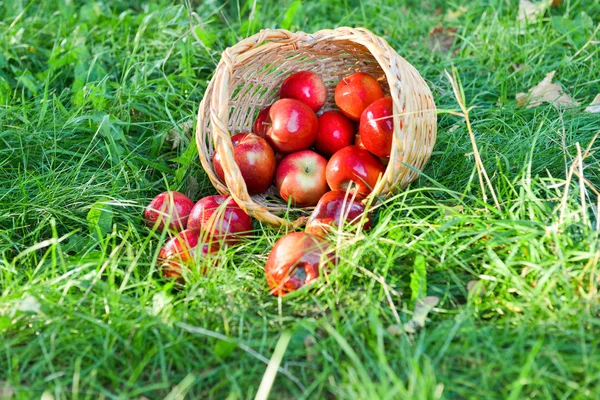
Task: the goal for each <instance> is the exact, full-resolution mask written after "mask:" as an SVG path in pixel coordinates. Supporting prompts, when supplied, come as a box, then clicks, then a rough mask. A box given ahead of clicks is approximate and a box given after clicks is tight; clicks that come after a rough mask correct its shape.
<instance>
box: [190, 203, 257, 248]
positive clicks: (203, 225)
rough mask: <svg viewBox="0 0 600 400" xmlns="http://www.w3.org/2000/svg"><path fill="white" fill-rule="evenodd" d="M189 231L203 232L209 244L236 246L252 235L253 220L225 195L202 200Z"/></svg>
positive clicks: (191, 216) (193, 211)
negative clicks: (197, 230)
mask: <svg viewBox="0 0 600 400" xmlns="http://www.w3.org/2000/svg"><path fill="white" fill-rule="evenodd" d="M188 229H200V230H202V233H203V235H205V236H206V237H203V240H204V241H206V242H209V243H212V242H217V243H220V242H223V243H225V244H234V243H237V242H239V241H240V240H241V238H242V237H243V236H247V235H249V234H251V233H252V229H253V226H252V218H250V216H249V215H248V214H247V213H246V212H245V211H244V210H242V209H241V208H240V206H238V204H237V203H236V202H235V201H234V200H233V199H232V198H231V197H228V196H225V195H215V196H208V197H204V198H203V199H200V200H199V201H198V202H197V203H196V205H194V208H193V209H192V212H191V213H190V216H189V219H188Z"/></svg>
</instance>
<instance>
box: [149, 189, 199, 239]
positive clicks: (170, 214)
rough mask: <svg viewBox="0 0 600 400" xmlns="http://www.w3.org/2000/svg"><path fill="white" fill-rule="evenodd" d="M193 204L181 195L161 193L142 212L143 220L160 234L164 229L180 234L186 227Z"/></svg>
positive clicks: (170, 192) (177, 193)
mask: <svg viewBox="0 0 600 400" xmlns="http://www.w3.org/2000/svg"><path fill="white" fill-rule="evenodd" d="M192 207H194V202H193V201H192V200H190V198H189V197H187V196H186V195H185V194H183V193H179V192H172V191H169V192H163V193H161V194H159V195H158V196H156V197H155V198H154V199H152V201H151V202H150V204H148V206H147V207H146V210H145V211H144V220H145V221H146V224H147V225H148V226H150V227H152V228H153V227H155V226H156V228H157V229H158V230H159V231H160V232H162V231H163V230H164V229H165V228H168V229H171V230H173V231H177V232H180V231H182V230H184V229H185V228H186V226H187V220H188V216H189V215H190V212H191V211H192Z"/></svg>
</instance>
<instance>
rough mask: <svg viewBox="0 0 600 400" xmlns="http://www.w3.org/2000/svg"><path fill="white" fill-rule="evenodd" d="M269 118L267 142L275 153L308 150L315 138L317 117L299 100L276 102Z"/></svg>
mask: <svg viewBox="0 0 600 400" xmlns="http://www.w3.org/2000/svg"><path fill="white" fill-rule="evenodd" d="M269 116H270V118H271V126H270V127H269V129H268V130H267V140H268V141H269V144H270V145H271V147H273V150H275V151H276V152H280V153H293V152H294V151H300V150H304V149H308V148H309V147H310V146H311V145H312V144H313V143H314V141H315V139H316V138H317V132H318V129H319V122H318V120H317V116H316V114H315V112H314V111H313V110H312V109H311V108H310V107H309V106H307V105H306V104H304V103H302V102H301V101H299V100H295V99H281V100H277V101H276V102H275V103H273V105H272V106H271V109H270V110H269Z"/></svg>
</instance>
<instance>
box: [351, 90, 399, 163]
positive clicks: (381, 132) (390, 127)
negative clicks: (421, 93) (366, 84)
mask: <svg viewBox="0 0 600 400" xmlns="http://www.w3.org/2000/svg"><path fill="white" fill-rule="evenodd" d="M393 107H394V105H393V102H392V98H391V97H383V98H381V99H379V100H376V101H374V102H373V103H371V105H370V106H369V107H367V108H366V109H365V111H364V112H363V113H362V116H361V117H360V125H359V127H358V134H359V135H360V139H361V142H362V145H363V146H364V147H365V149H367V150H369V151H370V152H371V153H373V154H375V155H376V156H377V157H383V158H389V157H390V153H391V152H392V141H393V139H394V120H393V115H394V109H393Z"/></svg>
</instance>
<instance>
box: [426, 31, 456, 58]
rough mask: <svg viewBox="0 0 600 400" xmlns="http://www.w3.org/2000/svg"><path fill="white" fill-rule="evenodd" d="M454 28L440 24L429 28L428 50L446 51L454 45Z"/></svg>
mask: <svg viewBox="0 0 600 400" xmlns="http://www.w3.org/2000/svg"><path fill="white" fill-rule="evenodd" d="M456 32H457V29H456V28H444V27H443V26H442V25H438V26H436V27H433V28H431V30H430V31H429V43H428V46H429V50H431V51H438V52H440V53H446V52H448V51H449V50H450V49H451V48H452V45H454V40H455V39H456Z"/></svg>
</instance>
